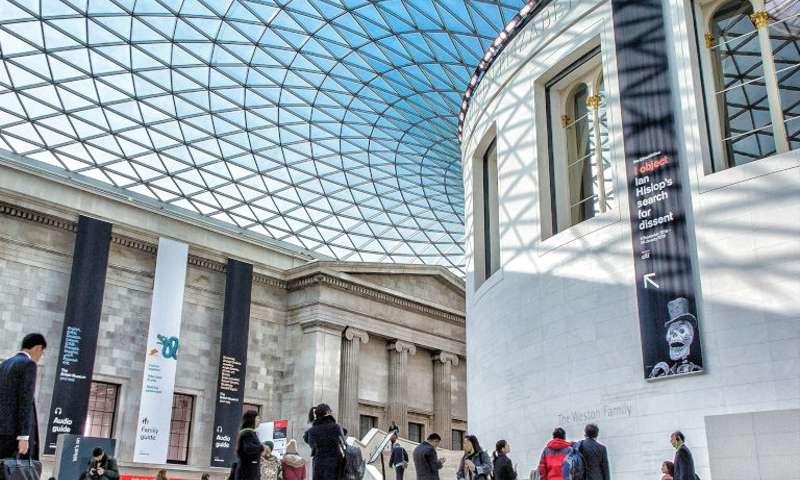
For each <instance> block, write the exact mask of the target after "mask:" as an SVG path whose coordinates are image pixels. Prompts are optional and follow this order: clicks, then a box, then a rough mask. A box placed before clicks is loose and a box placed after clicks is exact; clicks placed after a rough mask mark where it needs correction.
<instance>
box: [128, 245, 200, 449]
mask: <svg viewBox="0 0 800 480" xmlns="http://www.w3.org/2000/svg"><path fill="white" fill-rule="evenodd" d="M188 258H189V246H188V245H186V244H185V243H181V242H176V241H174V240H169V239H166V238H161V239H160V240H159V241H158V256H157V258H156V275H155V281H154V283H153V303H152V307H151V310H150V328H149V330H148V333H147V347H146V354H145V361H144V378H143V379H142V395H141V398H140V400H139V420H138V421H137V423H136V446H135V447H134V452H133V461H134V462H139V463H155V464H165V463H167V448H168V445H169V431H170V420H171V416H172V408H171V407H172V395H173V393H174V391H175V370H176V367H177V364H178V355H179V350H180V333H181V311H182V310H183V290H184V287H185V286H186V262H187V260H188Z"/></svg>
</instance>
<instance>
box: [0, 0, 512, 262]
mask: <svg viewBox="0 0 800 480" xmlns="http://www.w3.org/2000/svg"><path fill="white" fill-rule="evenodd" d="M523 3H524V2H523V1H522V0H496V1H495V0H491V1H490V0H471V1H470V0H439V1H433V2H432V1H429V0H385V1H363V0H358V1H357V0H338V1H336V0H314V1H311V0H275V1H270V0H250V1H248V0H225V1H220V0H215V1H211V0H191V1H189V0H185V1H181V0H170V1H168V0H148V1H139V0H137V1H119V0H113V1H112V0H103V1H97V0H46V1H45V0H42V1H41V2H39V3H37V2H35V1H19V0H0V148H3V149H6V150H10V151H13V152H15V153H18V154H21V155H25V156H27V157H29V158H32V159H35V160H38V161H42V162H45V163H48V164H50V165H54V166H56V167H59V168H62V169H65V170H68V171H71V172H75V173H79V174H81V175H84V176H86V177H89V178H92V179H94V180H99V181H102V182H105V183H107V184H110V185H113V186H116V187H120V188H123V189H127V190H129V191H132V192H136V193H139V194H142V195H145V196H147V197H150V198H152V199H154V200H157V201H160V202H164V203H167V204H171V205H173V206H175V207H179V208H183V209H187V210H190V211H192V212H195V213H197V214H200V215H203V216H205V217H208V218H212V219H216V220H221V221H224V222H226V223H229V224H232V225H235V226H237V227H239V228H242V229H247V230H249V231H252V232H254V233H258V234H263V235H266V236H268V237H272V238H275V239H278V240H282V241H286V242H289V243H292V244H294V245H297V246H300V247H303V248H306V249H308V250H312V251H316V252H318V253H320V254H323V255H326V256H330V257H334V258H338V259H342V260H361V261H381V262H401V263H425V264H436V265H443V266H445V267H448V268H451V269H453V270H455V271H463V258H462V257H463V246H462V237H463V232H464V228H463V224H464V218H463V203H464V194H463V186H462V184H461V165H460V159H459V157H460V152H459V148H458V143H457V142H458V140H457V131H456V125H457V115H458V113H459V103H460V101H461V95H462V93H463V91H464V88H465V86H466V82H467V81H469V78H470V75H471V73H472V71H473V70H474V68H475V66H476V64H477V63H478V61H479V59H480V58H481V57H482V56H483V53H484V51H485V50H486V49H487V48H488V47H489V46H490V45H491V43H492V42H493V41H494V39H495V38H496V36H497V34H498V31H499V30H500V29H502V27H503V26H504V25H505V24H506V23H507V22H508V21H510V20H511V18H512V17H513V16H514V15H515V14H516V13H517V11H518V10H519V8H520V7H522V5H523Z"/></svg>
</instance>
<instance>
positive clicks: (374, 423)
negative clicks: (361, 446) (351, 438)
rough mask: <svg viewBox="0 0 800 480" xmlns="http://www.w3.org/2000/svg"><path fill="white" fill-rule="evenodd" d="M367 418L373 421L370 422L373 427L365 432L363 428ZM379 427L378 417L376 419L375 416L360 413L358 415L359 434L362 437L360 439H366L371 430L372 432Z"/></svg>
mask: <svg viewBox="0 0 800 480" xmlns="http://www.w3.org/2000/svg"><path fill="white" fill-rule="evenodd" d="M365 418H369V419H371V420H370V425H371V426H370V428H369V429H367V431H366V432H364V431H363V427H364V423H363V421H364V419H365ZM377 426H378V417H376V416H375V415H366V414H364V413H360V414H359V415H358V434H359V435H360V437H359V438H364V437H365V436H366V435H367V433H369V431H370V430H372V429H373V428H376V427H377Z"/></svg>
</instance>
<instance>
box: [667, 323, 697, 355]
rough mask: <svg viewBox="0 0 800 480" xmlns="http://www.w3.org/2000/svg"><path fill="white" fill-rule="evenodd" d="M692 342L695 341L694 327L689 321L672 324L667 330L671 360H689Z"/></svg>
mask: <svg viewBox="0 0 800 480" xmlns="http://www.w3.org/2000/svg"><path fill="white" fill-rule="evenodd" d="M692 340H694V327H693V326H692V324H691V323H690V322H689V321H687V320H678V321H677V322H673V323H671V324H670V325H669V328H668V329H667V343H668V344H669V358H671V359H672V360H673V361H675V360H685V359H686V358H688V357H689V349H690V347H691V345H692Z"/></svg>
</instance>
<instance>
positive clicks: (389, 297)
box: [0, 201, 465, 325]
mask: <svg viewBox="0 0 800 480" xmlns="http://www.w3.org/2000/svg"><path fill="white" fill-rule="evenodd" d="M0 215H7V216H11V217H16V218H19V219H22V220H25V221H29V222H33V223H38V224H40V225H45V226H48V227H52V228H57V229H60V230H64V231H68V232H72V233H75V232H76V231H77V225H78V223H77V219H75V220H71V219H67V218H63V217H59V216H56V215H51V214H45V213H40V212H37V211H35V210H32V209H29V208H26V207H20V206H17V205H12V204H10V203H6V202H2V201H0ZM111 243H113V244H115V245H119V246H120V247H123V248H129V249H133V250H137V251H140V252H144V253H147V254H150V255H156V254H157V252H158V245H157V244H156V243H154V242H150V241H147V240H142V239H139V238H134V237H132V236H128V235H125V234H121V233H117V232H113V231H112V234H111ZM188 263H189V265H192V266H194V267H197V268H202V269H205V270H209V271H213V272H217V273H225V272H226V265H225V264H224V263H222V262H219V261H216V260H212V259H210V258H207V257H203V256H200V255H195V254H190V255H189V260H188ZM322 268H323V265H319V264H315V263H312V264H311V265H309V268H308V270H307V271H306V273H307V274H306V275H304V276H300V277H296V278H294V279H291V280H289V281H287V280H284V279H282V278H278V277H275V276H272V275H267V274H265V273H260V272H254V273H253V283H256V284H259V285H265V286H268V287H272V288H279V289H284V290H288V291H296V290H302V289H304V288H308V287H311V286H315V285H326V286H330V287H333V288H337V289H339V290H343V291H346V292H349V293H352V294H354V295H357V296H360V297H364V298H371V299H374V300H377V301H379V302H382V303H385V304H389V305H394V306H396V307H399V308H403V309H406V310H411V311H415V312H419V313H422V314H424V315H428V316H431V317H433V318H438V319H441V320H445V321H448V322H451V323H456V324H462V325H463V324H464V320H465V318H464V315H463V314H460V313H457V312H454V311H450V310H447V309H445V308H441V307H437V306H434V305H430V304H426V303H424V302H418V301H415V300H413V299H411V298H408V297H405V296H402V295H400V294H395V293H391V292H388V291H385V290H383V289H381V288H380V287H377V286H376V287H372V286H369V285H368V284H365V283H361V282H358V281H357V280H355V279H354V280H349V279H345V278H341V277H339V276H337V275H336V274H335V273H332V272H327V271H323V270H321V269H322ZM301 275H302V274H301Z"/></svg>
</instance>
